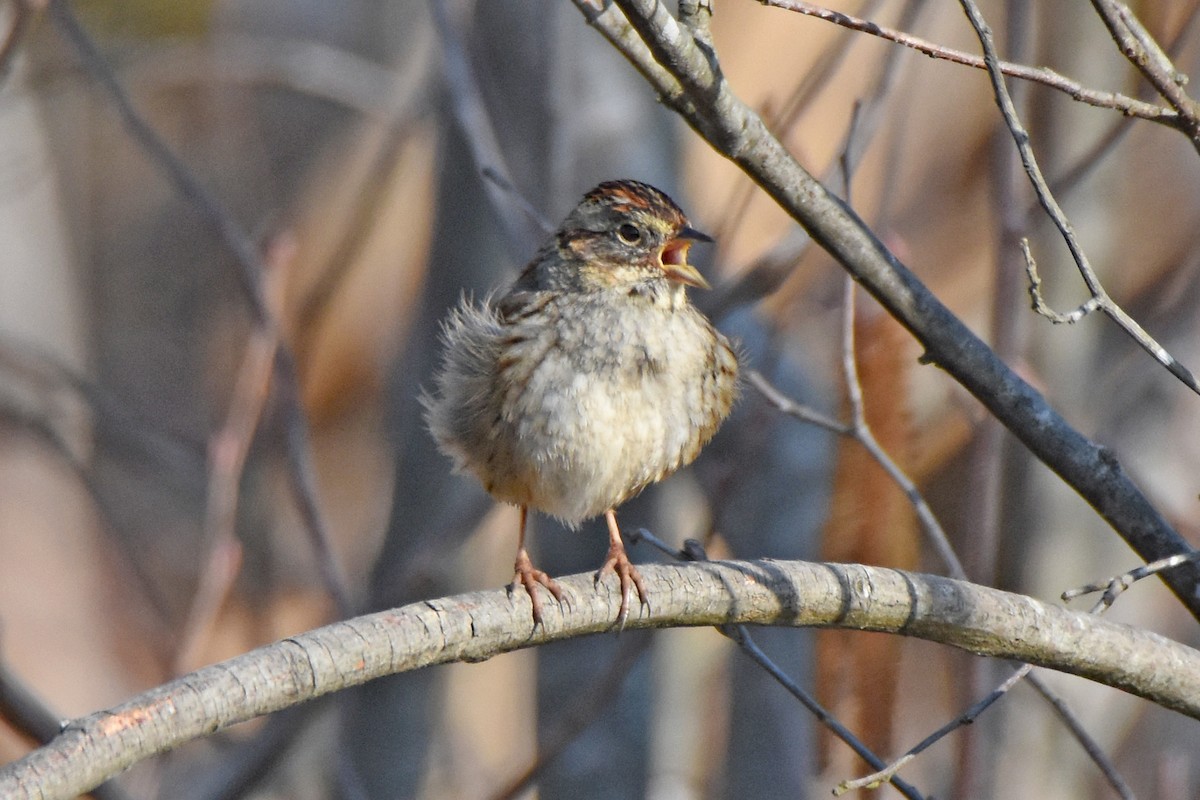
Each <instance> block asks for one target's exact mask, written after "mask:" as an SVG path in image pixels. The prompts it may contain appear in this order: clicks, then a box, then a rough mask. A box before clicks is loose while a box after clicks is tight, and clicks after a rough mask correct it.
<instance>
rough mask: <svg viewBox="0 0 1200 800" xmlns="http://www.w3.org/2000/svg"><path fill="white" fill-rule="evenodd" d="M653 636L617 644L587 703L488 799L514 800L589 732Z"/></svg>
mask: <svg viewBox="0 0 1200 800" xmlns="http://www.w3.org/2000/svg"><path fill="white" fill-rule="evenodd" d="M653 641H654V637H653V636H652V635H650V636H640V637H637V638H627V639H625V641H623V642H622V643H621V645H620V648H619V649H618V650H617V653H616V655H615V656H614V657H613V660H612V662H611V663H610V664H609V665H608V669H607V670H605V672H604V674H603V675H601V676H600V677H599V678H598V679H594V680H593V679H589V684H588V693H587V697H588V700H587V701H586V702H585V703H584V704H583V705H576V706H572V707H571V709H570V710H569V711H568V713H567V714H565V715H563V716H562V717H561V718H559V720H558V724H557V725H556V726H555V729H554V730H553V731H551V732H549V733H548V734H547V735H546V737H545V739H546V741H547V742H549V743H548V744H546V745H544V746H542V747H540V748H539V750H538V754H537V758H536V759H535V760H534V761H533V763H532V764H530V765H529V766H528V767H526V768H525V770H524V771H523V772H522V773H521V774H520V775H518V776H517V777H516V778H514V779H513V780H512V782H511V783H509V784H508V785H507V786H505V787H504V788H502V789H501V790H500V791H498V792H496V794H494V795H492V798H491V800H514V798H516V797H519V796H520V795H521V794H523V793H524V792H525V790H527V789H528V788H529V787H530V786H532V785H533V784H534V783H535V782H536V781H537V779H538V778H539V777H540V776H541V774H542V773H543V772H544V771H545V770H546V768H547V767H549V766H550V765H551V764H552V763H554V761H556V760H557V759H558V757H559V756H561V755H562V754H563V751H565V750H566V749H567V747H568V745H570V744H571V743H572V742H574V741H575V740H576V739H578V738H579V736H580V734H582V733H583V732H584V731H586V730H587V729H588V727H590V726H591V724H592V723H593V722H595V721H596V720H597V719H598V718H599V717H600V715H601V714H602V713H603V712H604V711H605V710H606V709H608V708H610V707H611V706H612V702H613V698H614V697H616V695H617V693H618V692H619V691H620V690H621V687H622V685H623V684H624V682H625V678H626V677H627V676H628V675H629V671H630V670H631V669H633V667H634V665H635V664H637V662H638V660H639V659H640V658H641V657H642V656H643V655H644V654H645V653H646V651H647V650H649V649H650V644H651V643H652V642H653Z"/></svg>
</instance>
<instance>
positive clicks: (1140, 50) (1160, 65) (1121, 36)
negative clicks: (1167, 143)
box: [1092, 0, 1200, 152]
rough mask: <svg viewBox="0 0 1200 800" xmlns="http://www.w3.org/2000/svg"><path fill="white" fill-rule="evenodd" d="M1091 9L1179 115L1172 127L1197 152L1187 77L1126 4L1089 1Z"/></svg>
mask: <svg viewBox="0 0 1200 800" xmlns="http://www.w3.org/2000/svg"><path fill="white" fill-rule="evenodd" d="M1092 7H1093V8H1095V9H1096V13H1097V14H1098V15H1099V16H1100V19H1101V20H1102V21H1103V22H1104V24H1105V26H1106V27H1107V28H1108V31H1109V33H1110V34H1111V35H1112V37H1113V41H1115V42H1116V43H1117V47H1118V48H1120V50H1121V53H1122V55H1124V56H1125V58H1127V59H1128V60H1129V62H1130V63H1131V64H1133V65H1134V66H1135V67H1136V68H1137V69H1138V70H1139V71H1140V72H1141V73H1142V75H1143V76H1145V78H1146V80H1148V81H1150V84H1151V85H1152V86H1153V87H1154V88H1155V90H1156V91H1158V93H1159V94H1160V95H1162V97H1163V99H1164V100H1166V101H1167V102H1168V103H1170V104H1171V107H1172V108H1174V109H1175V111H1176V112H1177V113H1178V114H1179V122H1178V124H1177V125H1176V127H1178V128H1179V130H1181V131H1183V132H1184V133H1186V134H1187V135H1188V137H1189V138H1190V139H1191V141H1192V146H1193V147H1195V148H1196V149H1197V151H1198V152H1200V108H1198V107H1197V105H1196V101H1195V100H1193V99H1192V98H1191V97H1189V96H1188V93H1187V92H1186V91H1184V89H1183V87H1184V84H1186V83H1187V76H1186V75H1184V74H1183V73H1182V72H1180V71H1179V70H1177V69H1176V68H1175V65H1174V64H1172V63H1171V59H1170V58H1168V57H1167V54H1166V53H1165V52H1163V49H1162V47H1160V46H1159V44H1158V42H1156V41H1155V40H1154V37H1153V36H1151V35H1150V32H1149V31H1147V30H1146V28H1145V26H1143V25H1142V23H1141V21H1140V20H1139V19H1138V18H1137V17H1136V16H1134V14H1133V12H1132V11H1130V9H1129V7H1128V6H1127V5H1125V4H1124V3H1120V2H1117V0H1092Z"/></svg>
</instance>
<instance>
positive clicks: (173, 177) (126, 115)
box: [49, 0, 351, 614]
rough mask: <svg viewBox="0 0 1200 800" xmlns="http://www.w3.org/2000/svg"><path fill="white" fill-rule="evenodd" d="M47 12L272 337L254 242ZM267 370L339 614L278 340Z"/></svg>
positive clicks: (337, 583) (289, 362) (62, 9)
mask: <svg viewBox="0 0 1200 800" xmlns="http://www.w3.org/2000/svg"><path fill="white" fill-rule="evenodd" d="M49 12H50V16H51V18H52V19H53V20H54V23H55V25H56V26H57V27H58V29H59V31H60V32H61V34H62V36H63V37H64V38H65V39H66V40H67V42H68V43H69V44H70V45H71V46H72V47H73V48H74V49H75V51H76V52H77V53H78V54H79V57H80V59H81V60H82V62H83V64H84V67H85V68H86V69H87V71H88V72H89V73H90V74H91V75H92V77H93V78H94V79H95V80H96V82H97V83H99V84H100V86H101V87H102V88H103V89H104V91H105V92H106V93H107V94H108V96H109V98H110V99H111V101H112V103H113V106H114V107H115V108H116V110H117V113H118V114H119V115H120V117H121V121H122V122H123V123H124V125H125V128H126V130H127V131H128V132H129V134H130V136H131V137H132V138H133V140H134V141H135V142H136V143H137V144H138V146H139V147H141V148H142V150H143V151H144V152H145V153H146V156H147V157H148V158H149V159H150V161H151V162H152V163H153V164H154V165H155V166H156V167H158V168H159V169H161V170H162V171H163V173H165V175H166V176H167V178H168V179H169V180H170V183H171V185H172V186H173V187H175V189H176V191H178V192H179V194H180V195H181V196H182V197H184V198H186V199H187V200H189V201H190V202H191V203H192V205H193V206H194V208H195V209H196V210H197V212H199V213H200V215H201V216H202V217H203V218H204V219H205V221H206V222H208V223H209V224H210V225H211V226H212V227H213V229H214V230H215V231H216V233H217V235H218V236H219V237H220V239H221V241H222V242H223V243H224V244H225V246H226V247H227V248H228V249H229V251H230V252H231V253H232V254H233V256H234V263H235V264H236V265H237V268H238V269H237V277H238V279H239V283H240V286H241V289H242V292H243V294H244V295H245V297H246V300H247V302H248V304H249V307H250V312H251V316H252V317H253V319H254V323H255V325H256V326H258V327H260V328H263V329H265V331H266V332H267V334H268V335H269V336H271V337H274V338H278V333H277V331H276V328H277V327H278V325H277V322H276V321H275V319H274V317H273V316H272V314H271V311H270V309H269V307H268V305H267V300H266V296H265V293H264V291H263V285H262V275H263V272H264V265H263V262H262V258H261V256H260V255H259V253H258V248H257V247H256V246H255V244H254V242H253V241H252V240H251V239H250V237H249V236H248V235H247V234H246V232H245V231H244V230H242V228H241V226H240V225H238V223H237V221H236V220H235V219H234V217H233V215H232V214H231V213H229V211H228V209H226V208H225V207H224V205H222V204H221V202H220V201H219V200H218V199H217V197H216V196H215V195H214V194H213V193H212V192H211V191H210V190H209V189H208V187H206V186H205V185H204V184H203V183H202V182H201V181H200V180H199V178H197V177H196V175H195V174H193V173H192V171H191V169H189V168H188V166H187V165H186V164H184V163H183V161H182V160H180V158H179V157H178V156H176V155H175V153H174V152H173V151H172V150H171V148H170V147H169V146H168V145H167V143H166V142H165V141H164V140H163V139H162V137H160V136H159V135H158V133H157V132H156V131H155V130H154V128H152V127H151V126H150V123H149V122H147V121H146V119H145V118H144V117H142V115H141V114H140V113H139V112H138V110H137V109H136V108H135V107H134V105H133V101H132V100H131V99H130V97H129V94H128V92H126V91H125V88H124V87H123V86H122V85H121V83H120V81H118V80H117V76H116V75H115V74H114V73H113V71H112V69H111V68H110V67H109V65H108V63H107V62H106V61H105V60H104V58H103V56H101V54H100V52H99V50H97V48H96V45H95V43H94V42H93V41H92V39H91V37H89V36H88V34H87V32H86V31H85V30H84V29H83V27H82V26H81V25H80V24H79V20H77V19H76V18H75V15H74V13H73V12H72V10H71V6H70V3H69V2H68V0H50V3H49ZM273 368H274V370H275V375H276V377H277V379H278V380H277V383H276V389H277V391H278V393H279V400H280V408H281V411H282V417H283V425H284V445H285V451H286V453H287V458H288V466H289V470H288V477H289V478H290V480H291V484H292V492H293V494H294V495H295V496H296V500H297V504H298V507H299V511H300V515H301V517H302V518H303V520H304V523H305V530H306V531H307V532H308V535H309V539H310V541H311V543H312V546H313V549H314V551H315V552H316V555H317V564H318V568H319V569H320V572H321V577H322V578H323V579H324V581H325V585H326V588H327V590H328V591H329V593H330V595H331V596H332V597H333V599H334V601H335V603H336V604H337V607H338V610H339V612H341V613H342V614H349V613H350V607H351V602H350V593H349V591H348V590H347V588H346V583H345V579H344V578H343V577H342V572H341V568H340V566H339V565H338V563H337V559H336V557H335V555H334V553H333V548H332V547H331V545H330V544H329V533H328V531H327V529H326V526H325V520H324V517H323V515H322V514H321V510H320V504H319V502H318V500H317V481H316V474H315V470H314V467H313V464H312V458H311V456H310V454H309V447H308V444H309V440H308V420H307V419H306V417H305V416H304V411H303V409H302V408H301V406H300V388H299V379H298V376H297V373H296V362H295V359H294V357H293V356H292V353H291V351H290V350H289V349H287V348H286V347H283V346H280V347H278V348H276V350H275V360H274V367H273Z"/></svg>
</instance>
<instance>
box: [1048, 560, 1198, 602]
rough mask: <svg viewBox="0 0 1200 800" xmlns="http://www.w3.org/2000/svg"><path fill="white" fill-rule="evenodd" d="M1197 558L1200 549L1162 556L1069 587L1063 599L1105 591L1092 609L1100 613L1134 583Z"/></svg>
mask: <svg viewBox="0 0 1200 800" xmlns="http://www.w3.org/2000/svg"><path fill="white" fill-rule="evenodd" d="M1197 560H1200V551H1193V552H1191V553H1180V554H1178V555H1174V556H1167V557H1166V558H1160V559H1158V560H1157V561H1152V562H1150V563H1149V564H1142V565H1140V566H1137V567H1134V568H1133V569H1131V570H1129V571H1127V572H1122V573H1120V574H1118V575H1114V576H1112V577H1111V578H1109V579H1107V580H1104V581H1098V582H1096V583H1089V584H1087V585H1086V586H1080V587H1078V588H1076V589H1068V590H1066V591H1065V592H1063V593H1062V599H1063V600H1064V601H1068V600H1074V599H1075V598H1076V597H1082V596H1083V595H1085V594H1091V593H1093V592H1099V591H1103V592H1104V594H1103V596H1101V598H1100V599H1099V600H1098V601H1097V602H1096V605H1094V606H1092V609H1091V613H1093V614H1099V613H1102V612H1104V611H1107V610H1108V609H1109V608H1111V607H1112V604H1113V602H1114V601H1116V599H1117V597H1118V596H1120V595H1121V593H1123V592H1124V591H1125V590H1126V589H1128V588H1129V587H1130V586H1132V585H1133V584H1135V583H1137V582H1138V581H1140V580H1141V579H1142V578H1148V577H1150V576H1151V575H1157V574H1158V573H1159V572H1162V571H1163V570H1164V569H1170V568H1171V567H1178V566H1179V565H1180V564H1187V563H1189V562H1195V561H1197Z"/></svg>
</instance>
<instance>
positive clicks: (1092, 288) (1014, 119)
mask: <svg viewBox="0 0 1200 800" xmlns="http://www.w3.org/2000/svg"><path fill="white" fill-rule="evenodd" d="M1105 2H1107V0H1105ZM960 4H961V5H962V7H963V11H964V12H965V13H966V15H967V19H968V20H969V21H970V23H971V27H972V28H974V30H975V34H976V35H977V36H978V37H979V43H980V45H981V46H982V47H983V54H984V55H983V57H984V62H985V63H986V64H987V69H988V77H989V78H990V79H991V83H992V91H993V93H994V94H995V96H996V105H997V106H998V107H999V108H1000V113H1001V114H1002V115H1003V116H1004V121H1005V123H1006V124H1007V125H1008V129H1009V131H1010V132H1011V133H1012V137H1013V141H1014V142H1015V143H1016V146H1017V152H1018V154H1019V155H1020V157H1021V165H1022V166H1023V167H1024V168H1025V174H1026V175H1028V176H1029V181H1030V183H1031V184H1033V189H1034V192H1035V193H1036V194H1037V198H1038V203H1039V204H1040V205H1041V206H1042V208H1043V209H1044V210H1045V212H1046V215H1047V216H1049V217H1050V220H1051V221H1052V222H1053V223H1054V226H1055V227H1056V228H1058V231H1059V233H1060V234H1061V235H1062V238H1063V241H1064V242H1065V243H1066V245H1067V249H1068V250H1069V251H1070V253H1071V258H1072V259H1073V260H1074V261H1075V265H1076V267H1077V268H1078V269H1079V274H1080V276H1081V277H1082V278H1083V282H1084V284H1085V285H1086V286H1087V288H1088V291H1089V292H1090V293H1091V296H1092V298H1093V299H1094V300H1095V304H1094V305H1095V307H1096V308H1098V309H1100V310H1101V311H1103V312H1104V313H1105V314H1106V315H1107V316H1108V317H1109V319H1111V320H1113V321H1114V322H1116V323H1117V325H1118V326H1119V327H1120V328H1121V329H1122V330H1123V331H1125V333H1126V334H1128V335H1129V336H1130V338H1132V339H1133V340H1134V341H1135V342H1137V343H1138V345H1139V346H1140V347H1141V348H1142V349H1143V350H1145V351H1146V352H1147V353H1149V354H1150V355H1152V356H1153V357H1154V358H1155V360H1156V361H1158V362H1159V363H1160V364H1162V365H1163V366H1164V367H1166V369H1167V371H1168V372H1170V373H1171V374H1172V375H1174V376H1175V377H1176V378H1177V379H1179V381H1180V382H1181V383H1183V385H1184V386H1186V387H1188V388H1189V389H1191V390H1192V391H1193V392H1195V393H1196V394H1200V383H1197V382H1196V378H1195V377H1194V376H1193V375H1192V373H1191V371H1190V370H1188V369H1187V367H1185V366H1183V364H1181V363H1179V361H1177V360H1176V359H1175V358H1174V357H1173V356H1172V355H1171V354H1170V353H1168V352H1167V351H1166V349H1165V348H1164V347H1163V346H1162V345H1161V344H1159V343H1158V342H1157V341H1155V340H1154V338H1153V337H1152V336H1150V334H1149V333H1147V332H1146V331H1145V329H1143V328H1142V326H1141V325H1140V324H1138V322H1137V321H1136V320H1134V319H1133V318H1132V317H1130V316H1129V315H1128V314H1126V313H1125V311H1124V309H1122V308H1121V307H1120V306H1119V305H1117V303H1116V302H1115V301H1113V299H1112V298H1111V297H1109V296H1108V292H1107V291H1106V290H1105V288H1104V286H1103V284H1102V283H1101V282H1100V278H1099V276H1097V275H1096V271H1095V270H1094V269H1093V268H1092V265H1091V262H1090V261H1089V260H1088V257H1087V255H1086V254H1085V253H1084V252H1083V248H1082V247H1081V246H1080V244H1079V240H1078V238H1077V237H1076V236H1075V230H1074V226H1072V225H1071V221H1070V220H1069V219H1067V215H1066V214H1065V213H1064V212H1063V210H1062V207H1061V206H1059V204H1058V201H1057V200H1055V199H1054V195H1053V193H1051V191H1050V187H1049V186H1047V185H1046V179H1045V178H1044V177H1043V176H1042V170H1041V167H1039V166H1038V162H1037V157H1036V156H1035V155H1034V153H1033V147H1032V146H1031V145H1030V143H1029V133H1028V132H1027V131H1026V130H1025V127H1024V125H1022V123H1021V119H1020V117H1019V116H1018V115H1017V109H1016V106H1015V105H1014V104H1013V100H1012V95H1011V94H1010V93H1009V91H1008V86H1007V85H1006V84H1005V82H1004V75H1003V73H1002V71H1001V68H1000V58H999V56H998V55H997V53H996V43H995V40H994V37H993V36H992V30H991V28H990V27H989V26H988V24H987V21H986V20H985V19H984V18H983V14H982V12H980V10H979V6H977V5H976V4H975V2H974V0H960ZM1164 58H1165V56H1164ZM1027 263H1032V260H1027ZM1085 305H1086V304H1085ZM1043 306H1044V304H1043ZM1035 307H1036V306H1035ZM1081 309H1082V307H1081ZM1079 310H1080V309H1077V311H1079ZM1083 313H1086V312H1082V313H1081V314H1080V316H1082V314H1083ZM1071 317H1072V315H1070V314H1068V315H1066V317H1065V318H1062V315H1057V318H1056V316H1051V317H1050V319H1052V320H1056V321H1074V320H1073V319H1070V318H1071Z"/></svg>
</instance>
